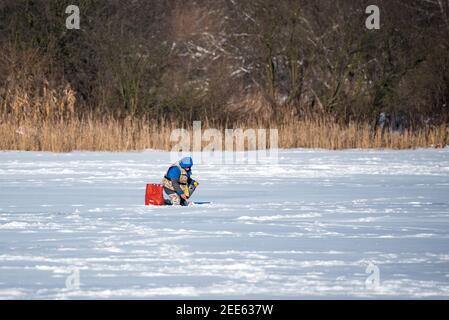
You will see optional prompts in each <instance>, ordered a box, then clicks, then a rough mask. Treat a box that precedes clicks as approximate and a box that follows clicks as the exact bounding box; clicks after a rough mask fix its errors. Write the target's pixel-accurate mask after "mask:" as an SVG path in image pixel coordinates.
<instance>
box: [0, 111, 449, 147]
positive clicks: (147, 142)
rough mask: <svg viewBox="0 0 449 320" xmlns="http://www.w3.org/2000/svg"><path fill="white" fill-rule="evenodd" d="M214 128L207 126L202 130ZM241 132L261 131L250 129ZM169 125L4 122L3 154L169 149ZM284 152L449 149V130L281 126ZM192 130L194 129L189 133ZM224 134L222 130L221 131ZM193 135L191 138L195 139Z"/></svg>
mask: <svg viewBox="0 0 449 320" xmlns="http://www.w3.org/2000/svg"><path fill="white" fill-rule="evenodd" d="M209 126H210V125H208V124H207V123H206V124H204V123H203V129H207V128H208V127H209ZM239 127H240V128H243V129H244V128H258V127H257V126H255V127H254V126H251V124H246V125H242V126H239ZM176 128H177V127H176V126H175V125H173V124H171V123H164V122H163V121H162V122H156V121H154V122H153V121H150V120H145V119H137V118H125V119H123V120H117V119H113V118H112V117H110V118H103V119H99V118H96V117H93V116H92V117H87V118H84V119H78V118H77V117H75V116H73V117H70V118H64V119H61V120H54V119H51V120H41V121H38V122H36V121H34V120H33V121H27V120H22V121H20V123H18V122H17V121H11V120H8V119H7V118H6V117H3V118H2V119H1V122H0V137H1V138H0V150H29V151H51V152H70V151H73V150H89V151H132V150H144V149H158V150H170V149H171V148H172V147H173V145H174V143H175V142H173V141H170V134H171V132H172V130H174V129H176ZM273 128H277V129H278V130H279V131H278V134H279V147H280V148H324V149H348V148H391V149H409V148H421V147H422V148H425V147H444V146H446V145H448V144H449V139H448V137H449V128H448V127H446V126H440V127H435V128H431V129H427V130H418V131H411V130H405V131H403V132H402V133H398V132H390V131H388V130H386V131H384V132H382V131H381V130H380V129H378V130H376V131H373V130H371V129H370V127H369V126H368V125H367V124H357V123H350V124H349V125H344V126H343V125H338V124H335V123H334V122H332V121H326V120H296V121H293V120H292V121H290V122H288V123H284V124H281V125H279V126H273ZM186 129H188V130H192V129H191V128H186ZM219 129H221V130H224V128H219ZM191 136H192V135H191Z"/></svg>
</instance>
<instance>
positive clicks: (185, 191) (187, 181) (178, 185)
mask: <svg viewBox="0 0 449 320" xmlns="http://www.w3.org/2000/svg"><path fill="white" fill-rule="evenodd" d="M192 166H193V160H192V158H191V157H186V158H182V159H181V160H179V161H178V162H176V163H174V164H172V165H171V166H170V168H168V171H167V173H166V175H165V177H164V179H162V184H163V185H164V193H165V194H166V195H167V196H168V198H169V199H170V200H168V201H169V202H170V204H172V205H182V206H187V205H188V204H189V202H188V201H187V199H189V198H190V197H191V196H192V193H193V192H194V191H195V188H196V187H197V186H198V182H196V181H195V180H193V179H192V178H190V176H191V175H192Z"/></svg>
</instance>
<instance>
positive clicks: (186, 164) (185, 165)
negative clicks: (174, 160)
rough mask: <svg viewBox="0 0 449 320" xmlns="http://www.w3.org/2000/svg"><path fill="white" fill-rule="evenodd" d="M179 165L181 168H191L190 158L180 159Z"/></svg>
mask: <svg viewBox="0 0 449 320" xmlns="http://www.w3.org/2000/svg"><path fill="white" fill-rule="evenodd" d="M179 165H180V166H181V167H182V168H190V167H191V166H193V160H192V158H191V157H185V158H182V159H181V161H179Z"/></svg>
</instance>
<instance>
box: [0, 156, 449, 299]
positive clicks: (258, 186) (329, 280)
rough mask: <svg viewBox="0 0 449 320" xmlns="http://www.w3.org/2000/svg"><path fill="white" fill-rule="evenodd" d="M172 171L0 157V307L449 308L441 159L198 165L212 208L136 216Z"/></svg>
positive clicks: (157, 161) (156, 159) (130, 161)
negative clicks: (375, 303)
mask: <svg viewBox="0 0 449 320" xmlns="http://www.w3.org/2000/svg"><path fill="white" fill-rule="evenodd" d="M169 163H170V155H169V153H166V152H156V151H146V152H132V153H91V152H74V153H66V154H53V153H38V152H0V299H42V298H43V299H79V298H81V299H84V298H87V299H94V298H100V299H103V298H118V299H125V298H144V299H151V298H155V299H161V298H171V299H177V298H179V299H186V298H193V299H205V298H209V299H215V298H224V299H226V298H233V299H240V298H244V299H251V298H254V299H259V298H261V299H263V298H285V299H299V298H312V299H315V298H318V299H321V298H332V299H333V298H350V299H352V298H362V299H364V298H440V299H447V298H448V297H449V197H448V195H449V150H447V149H443V150H427V149H423V150H410V151H384V150H348V151H325V150H302V149H294V150H280V151H279V162H278V163H277V164H272V165H270V164H269V163H264V164H260V165H247V164H238V165H237V164H235V165H232V164H229V165H222V166H220V165H216V164H207V163H204V164H201V165H196V166H194V176H195V177H196V178H197V179H198V180H199V181H200V186H199V189H198V190H197V193H196V194H195V197H194V199H193V200H198V201H212V204H210V205H197V206H191V207H187V208H186V207H182V208H176V207H145V206H144V205H143V200H144V192H145V184H146V183H151V182H159V181H160V179H161V177H162V175H163V174H164V172H165V170H166V169H167V165H168V164H169ZM369 264H373V265H375V266H377V267H378V268H379V283H378V285H376V286H374V287H372V286H367V285H366V281H367V279H368V277H369V276H370V274H368V273H366V269H367V267H368V265H369ZM77 274H79V284H78V283H77V282H76V281H75V282H73V283H72V282H70V281H72V280H73V279H78V278H77V276H76V275H77ZM71 284H75V285H71Z"/></svg>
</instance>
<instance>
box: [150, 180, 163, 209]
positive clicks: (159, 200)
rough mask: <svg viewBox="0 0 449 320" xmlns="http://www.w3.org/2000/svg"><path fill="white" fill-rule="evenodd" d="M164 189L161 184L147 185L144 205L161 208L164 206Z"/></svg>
mask: <svg viewBox="0 0 449 320" xmlns="http://www.w3.org/2000/svg"><path fill="white" fill-rule="evenodd" d="M163 190H164V187H163V186H162V185H161V184H157V183H151V184H147V191H146V193H145V205H146V206H149V205H153V206H163V205H165V201H164V195H163Z"/></svg>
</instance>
